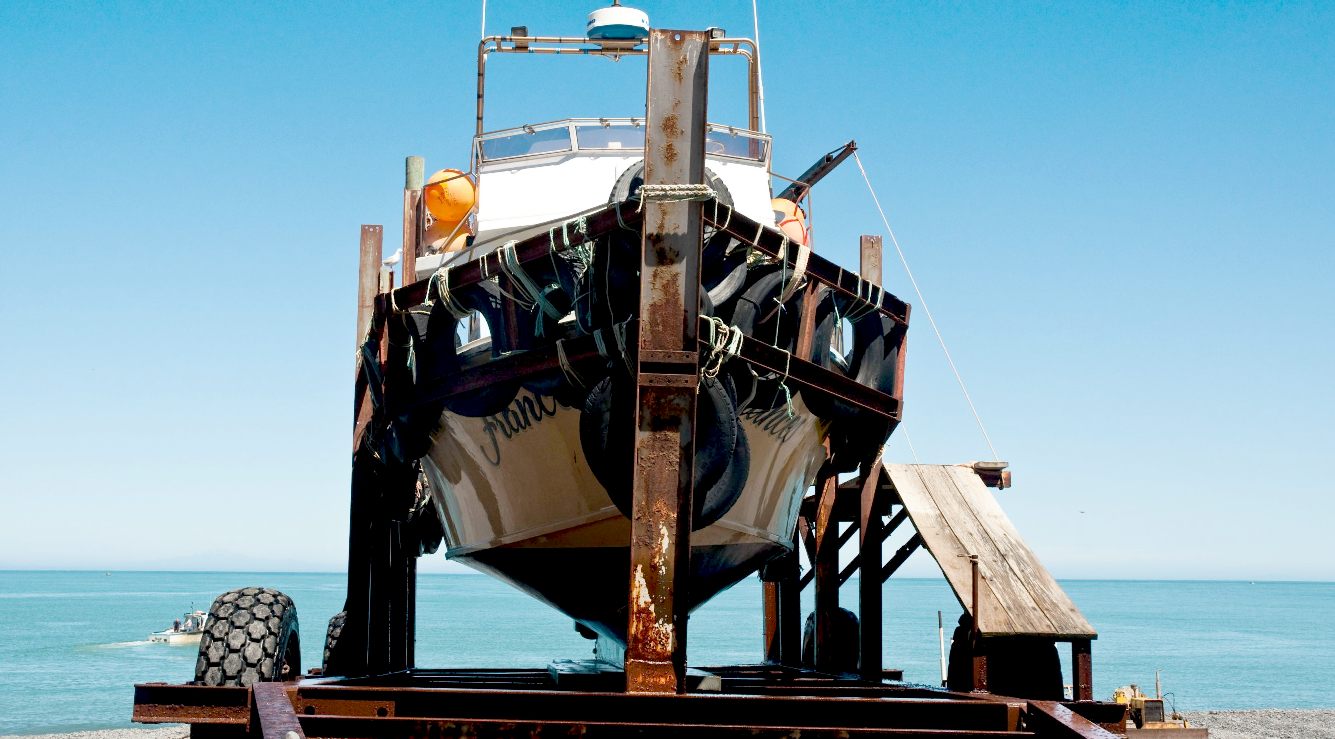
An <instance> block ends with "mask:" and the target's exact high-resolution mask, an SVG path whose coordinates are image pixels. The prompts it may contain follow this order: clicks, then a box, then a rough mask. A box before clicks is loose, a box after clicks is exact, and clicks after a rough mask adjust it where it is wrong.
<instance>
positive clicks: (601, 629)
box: [455, 543, 784, 645]
mask: <svg viewBox="0 0 1335 739" xmlns="http://www.w3.org/2000/svg"><path fill="white" fill-rule="evenodd" d="M783 551H784V549H783V547H781V546H779V545H778V544H756V543H751V544H736V543H734V544H727V545H711V546H694V547H691V574H690V580H689V588H688V593H687V601H688V603H687V607H688V608H689V609H690V610H694V609H695V608H696V607H697V606H699V605H700V604H702V603H704V602H705V601H708V600H709V599H710V598H713V597H714V596H715V595H718V594H719V593H721V592H723V591H724V590H727V589H728V588H730V587H732V586H733V585H736V584H737V583H739V582H741V581H742V579H743V578H745V577H747V576H749V575H751V574H752V573H754V572H756V570H758V569H759V568H760V565H761V564H763V563H764V562H765V561H766V560H769V559H770V558H772V557H774V556H776V555H778V554H780V553H782V552H783ZM455 561H458V562H463V563H465V564H467V565H469V566H471V567H473V568H475V569H478V570H481V571H483V572H486V573H488V574H490V575H492V576H494V577H497V578H500V579H502V580H504V581H506V582H508V583H510V584H511V585H513V586H514V587H516V588H519V589H520V590H522V591H524V592H525V593H528V594H529V595H532V596H533V597H535V598H537V599H538V600H541V601H542V602H544V603H546V604H548V605H550V606H552V607H553V608H555V609H557V610H559V611H561V612H562V613H566V614H568V615H570V616H571V617H573V618H574V619H575V620H576V621H579V622H580V623H582V624H584V625H585V626H587V627H589V628H590V629H593V630H594V631H596V632H598V633H599V634H602V635H603V636H606V637H608V638H610V639H614V640H615V641H617V642H618V643H620V644H623V645H624V644H625V643H626V626H627V619H628V614H627V612H626V602H627V599H628V597H629V590H630V587H629V583H630V551H629V549H628V548H627V547H581V548H556V547H498V548H495V549H487V550H484V551H480V552H473V553H471V554H468V555H463V556H459V557H456V558H455Z"/></svg>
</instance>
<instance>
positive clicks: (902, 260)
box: [853, 151, 1001, 461]
mask: <svg viewBox="0 0 1335 739" xmlns="http://www.w3.org/2000/svg"><path fill="white" fill-rule="evenodd" d="M853 161H855V162H857V163H858V171H860V172H862V181H863V182H866V183H867V192H869V193H871V199H872V201H873V202H875V203H876V210H877V212H879V213H880V214H881V223H883V224H885V231H886V233H888V234H890V243H891V244H894V245H895V252H896V253H897V254H899V263H900V264H902V265H904V273H905V274H907V275H908V276H909V284H911V285H913V292H914V293H915V294H916V295H917V296H918V305H921V306H922V311H923V313H926V314H927V322H928V323H930V324H932V331H933V332H935V333H936V341H937V343H939V344H940V345H941V351H942V352H943V353H945V355H946V362H948V363H949V364H950V371H951V372H954V373H955V381H956V382H958V383H959V384H960V391H961V392H963V393H964V400H965V401H966V402H967V403H968V404H969V410H971V411H973V419H974V420H975V421H977V422H978V430H979V431H982V432H983V440H984V441H986V442H987V448H988V449H990V450H992V459H994V460H997V461H1000V460H1001V456H1000V455H998V454H997V448H996V447H995V446H993V445H992V437H991V436H988V434H987V427H986V426H984V425H983V417H982V416H980V415H978V409H977V408H976V407H974V404H973V398H971V397H969V389H968V388H967V387H965V386H964V378H963V377H962V376H960V371H959V368H958V367H956V366H955V360H954V358H952V357H951V356H950V350H949V349H947V348H946V340H945V338H944V337H942V336H941V329H940V328H937V325H936V319H935V318H933V317H932V309H931V308H928V307H927V299H926V298H924V297H923V296H922V290H920V289H919V288H918V281H917V280H916V279H914V278H913V270H911V269H909V260H908V259H906V258H905V257H904V250H903V249H901V248H899V239H897V238H895V230H894V229H893V228H890V219H888V218H886V217H885V209H884V208H882V207H881V199H880V198H878V197H876V188H874V187H872V186H871V178H870V177H868V176H867V168H866V167H863V166H862V158H861V157H859V156H858V153H857V152H856V151H854V152H853ZM912 446H913V442H909V447H910V448H912ZM914 458H915V459H916V458H917V454H916V453H915V454H914Z"/></svg>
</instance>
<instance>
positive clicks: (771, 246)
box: [399, 203, 909, 325]
mask: <svg viewBox="0 0 1335 739" xmlns="http://www.w3.org/2000/svg"><path fill="white" fill-rule="evenodd" d="M704 206H705V207H704V217H705V221H706V222H707V223H708V224H709V225H711V226H714V227H715V228H718V229H719V230H720V231H723V232H725V233H727V234H728V235H729V236H731V237H733V238H735V239H737V240H738V241H741V242H742V243H745V244H750V245H751V246H753V247H755V248H756V249H757V250H759V251H761V252H763V253H764V254H766V255H768V256H771V257H774V258H776V259H786V260H787V261H788V263H789V264H794V263H796V261H797V253H798V251H799V248H800V247H799V246H798V245H797V244H795V243H793V242H792V241H789V240H788V239H787V237H786V236H784V235H783V232H781V231H779V230H778V229H777V228H775V227H773V226H771V225H766V224H761V223H759V222H757V221H754V220H752V219H750V218H748V217H746V216H745V215H743V214H741V213H739V212H737V211H735V210H733V209H732V208H729V207H727V206H725V205H719V206H718V207H717V208H715V207H713V206H712V205H711V204H709V203H705V204H704ZM806 276H807V278H808V279H810V280H814V281H816V282H819V283H821V284H822V285H827V286H829V287H830V289H832V290H834V291H836V292H839V293H842V294H843V295H846V296H848V297H851V298H858V297H861V298H866V297H867V285H866V283H865V282H864V281H863V280H861V279H860V278H859V277H858V273H856V272H850V271H848V270H846V269H844V268H843V267H840V266H839V265H837V264H835V263H834V262H831V261H830V260H828V259H826V258H825V257H822V256H820V255H818V254H811V255H809V256H808V258H807V275H806ZM859 290H860V291H861V292H860V293H859ZM878 297H879V298H880V299H879V301H873V302H874V304H875V305H876V308H877V310H879V311H880V312H881V313H882V314H883V315H885V316H888V317H889V318H890V319H891V320H893V321H894V322H895V323H898V324H902V325H907V324H908V312H909V311H908V304H907V303H905V302H904V301H902V300H900V299H899V298H897V297H895V296H894V295H891V294H890V293H888V292H887V293H885V294H884V295H879V296H878ZM399 305H403V303H402V302H400V303H399Z"/></svg>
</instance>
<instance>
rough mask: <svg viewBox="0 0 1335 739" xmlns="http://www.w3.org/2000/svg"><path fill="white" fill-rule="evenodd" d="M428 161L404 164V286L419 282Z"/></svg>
mask: <svg viewBox="0 0 1335 739" xmlns="http://www.w3.org/2000/svg"><path fill="white" fill-rule="evenodd" d="M425 170H426V161H425V160H423V159H422V157H408V158H407V159H405V160H404V163H403V252H402V256H401V257H400V264H401V265H402V266H403V273H402V274H403V277H402V279H401V280H400V282H402V283H403V284H404V285H411V284H412V283H414V282H417V250H418V249H419V248H420V244H421V242H422V221H423V220H424V219H423V218H422V186H423V184H424V180H425V178H426V171H425Z"/></svg>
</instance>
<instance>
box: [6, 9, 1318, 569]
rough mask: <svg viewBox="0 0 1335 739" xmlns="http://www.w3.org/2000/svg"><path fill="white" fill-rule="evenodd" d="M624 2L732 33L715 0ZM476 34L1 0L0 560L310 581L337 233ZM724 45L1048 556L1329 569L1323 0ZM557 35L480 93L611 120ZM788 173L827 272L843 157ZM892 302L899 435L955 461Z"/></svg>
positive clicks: (931, 389)
mask: <svg viewBox="0 0 1335 739" xmlns="http://www.w3.org/2000/svg"><path fill="white" fill-rule="evenodd" d="M596 4H597V3H593V2H589V3H537V2H520V1H518V0H513V1H506V0H493V2H491V3H490V8H489V11H488V28H489V30H491V31H494V32H500V31H505V30H507V29H508V28H509V27H510V26H511V25H519V24H526V25H528V26H529V28H530V29H531V30H532V31H534V32H541V33H556V34H565V35H576V34H578V33H579V32H580V31H581V30H582V28H583V21H584V14H585V13H587V12H588V11H589V10H591V9H593V7H594V6H595V5H596ZM638 5H639V6H640V7H642V8H644V9H645V10H647V11H648V12H649V13H650V16H651V18H652V19H653V20H654V22H655V24H656V25H659V26H663V27H673V26H675V27H685V28H690V27H695V28H702V27H705V26H709V25H718V26H723V27H725V28H727V29H729V30H730V31H732V32H734V33H740V32H743V31H746V32H747V34H748V35H749V30H750V23H751V19H750V7H749V6H750V4H749V3H747V2H744V1H742V0H733V1H729V2H717V3H709V4H704V3H700V4H696V3H690V4H687V3H671V2H666V0H645V1H644V2H640V3H638ZM706 8H708V9H706ZM477 34H478V6H477V4H476V3H421V4H411V5H381V4H353V3H342V2H332V3H331V2H322V3H309V4H299V3H263V4H261V3H225V4H224V3H216V4H202V3H170V2H162V3H119V4H116V3H100V4H99V3H46V2H23V1H22V0H10V1H9V2H5V3H3V4H0V69H3V70H4V73H3V74H0V112H2V113H3V114H2V115H0V216H2V217H0V256H2V257H3V267H2V268H0V271H2V272H3V275H4V276H5V279H4V280H3V283H4V289H3V290H2V291H0V322H2V325H3V326H4V331H3V334H2V335H3V339H4V341H3V344H4V349H3V360H4V361H0V414H2V416H3V419H4V420H3V426H0V567H78V568H83V567H88V568H107V569H110V568H120V567H147V568H173V569H180V568H185V569H238V568H254V567H258V568H265V569H294V568H295V569H306V568H315V569H329V570H338V569H341V568H342V566H343V563H344V547H345V542H346V539H345V536H346V511H347V507H346V501H347V476H348V475H347V472H348V454H349V446H350V423H351V418H350V414H351V401H352V384H351V380H352V364H353V340H354V336H353V333H354V326H353V324H354V294H355V282H356V254H357V241H356V239H357V228H358V224H360V223H384V224H385V225H386V226H387V229H386V232H387V237H388V238H387V240H388V241H391V242H393V241H395V240H396V239H397V237H398V226H397V224H398V219H399V209H400V197H401V196H400V188H401V182H402V179H401V178H402V159H403V157H404V156H405V155H408V154H421V155H424V156H426V157H427V162H428V166H429V167H431V168H432V169H435V168H438V167H445V166H456V167H457V166H463V165H465V164H466V155H467V152H468V137H469V135H470V134H471V125H472V102H473V95H474V76H473V75H474V68H473V57H474V49H475V44H476V40H477ZM761 36H762V41H763V43H764V61H765V82H766V96H767V101H768V120H769V128H770V132H771V133H772V134H773V135H774V136H775V139H776V145H775V167H776V170H777V171H779V172H784V173H788V174H790V175H796V174H797V173H799V172H801V170H802V169H803V168H805V166H806V165H807V164H808V163H809V162H810V161H811V160H813V159H814V158H815V157H816V156H817V155H819V154H820V153H823V152H824V151H827V150H829V149H832V148H834V147H835V146H837V145H839V144H841V143H843V142H844V141H847V140H848V139H857V141H858V142H859V144H860V145H861V151H862V154H863V158H864V161H865V162H866V163H867V166H868V168H869V170H870V172H871V175H872V177H873V180H874V181H875V183H876V184H877V186H878V188H879V190H880V193H881V196H882V199H883V201H885V203H886V205H887V208H888V210H889V214H890V218H891V222H892V225H894V226H895V228H896V230H897V232H898V235H899V238H900V240H901V242H902V243H903V245H904V247H905V249H906V251H907V253H908V256H909V259H910V261H911V264H912V265H913V267H914V269H915V272H916V274H917V277H918V280H919V282H920V283H921V284H922V286H923V288H924V290H925V291H926V295H927V298H928V301H929V303H930V305H931V306H932V309H933V311H934V312H935V314H936V316H937V318H938V320H939V322H940V324H941V326H942V329H943V330H944V332H945V334H946V338H947V340H948V341H949V342H950V345H951V348H952V350H953V352H954V355H955V358H956V361H957V362H958V364H959V366H960V368H961V370H962V371H963V372H964V375H965V378H966V380H968V382H969V383H970V388H971V390H972V391H973V394H974V398H975V400H976V402H977V404H978V407H979V410H980V411H981V413H982V415H983V418H984V420H985V421H986V422H987V423H988V425H989V427H990V431H991V433H992V436H993V438H994V440H995V441H996V444H997V446H998V448H999V450H1000V453H1001V455H1002V457H1003V458H1005V459H1008V460H1009V461H1010V462H1011V463H1012V465H1013V469H1014V471H1015V479H1016V487H1015V488H1014V489H1012V490H1010V491H1006V492H1005V493H1003V494H1002V496H1003V497H1002V502H1003V505H1004V506H1005V507H1006V509H1007V510H1008V511H1009V513H1010V514H1011V516H1012V517H1013V518H1014V519H1015V521H1016V524H1017V526H1018V527H1019V528H1020V530H1021V532H1023V533H1024V534H1026V536H1027V538H1028V540H1029V541H1030V542H1031V544H1032V545H1033V546H1034V548H1035V549H1036V550H1037V551H1038V552H1039V554H1040V556H1041V557H1042V558H1043V559H1044V560H1045V562H1046V563H1047V564H1048V566H1049V567H1050V568H1051V569H1052V570H1053V571H1054V573H1055V574H1057V575H1058V576H1059V577H1128V578H1145V577H1184V578H1187V577H1203V578H1244V579H1247V578H1279V579H1332V578H1335V544H1332V543H1331V542H1332V537H1331V534H1330V527H1331V522H1332V520H1335V502H1332V497H1333V496H1332V492H1335V490H1333V488H1335V482H1333V480H1335V475H1332V473H1331V470H1330V465H1331V463H1332V461H1335V432H1332V428H1331V423H1332V418H1335V391H1332V386H1331V383H1332V377H1335V348H1333V347H1332V343H1335V310H1333V309H1332V307H1331V304H1332V297H1331V293H1332V290H1331V287H1330V283H1331V281H1332V278H1333V277H1335V258H1333V257H1332V252H1333V251H1335V5H1331V4H1326V3H1310V4H1308V3H1284V4H1282V5H1281V4H1278V3H1273V4H1263V3H1228V4H1217V3H1205V2H1193V3H1170V2H1129V3H1092V2H1091V3H1042V4H1039V3H991V2H983V3H976V4H953V3H951V4H945V3H932V4H918V3H912V4H909V3H905V4H881V3H875V4H873V3H839V4H837V5H836V4H824V3H782V4H777V3H772V2H762V3H761ZM582 61H583V62H584V63H583V64H580V65H576V66H569V65H567V66H562V67H560V68H559V69H557V72H558V73H559V74H561V75H564V74H566V73H567V71H569V72H572V73H578V74H580V75H583V76H582V77H580V78H579V81H578V84H574V83H569V82H566V83H562V82H561V81H560V80H559V79H556V78H555V77H554V76H553V75H552V74H547V75H546V76H545V77H544V76H543V75H542V73H541V72H540V71H539V70H541V69H542V67H543V61H542V60H541V59H531V58H523V59H504V60H502V61H501V62H500V63H496V64H494V65H492V67H493V70H494V71H495V75H496V76H495V82H494V85H493V86H492V91H493V94H494V97H493V98H492V99H491V106H492V107H491V110H493V111H494V112H495V116H494V117H493V118H492V120H493V121H495V122H496V124H497V125H502V124H504V125H509V124H514V123H519V122H524V121H526V120H534V121H539V120H546V119H548V118H550V117H553V116H554V115H568V114H576V115H590V116H596V115H618V114H622V115H625V114H634V113H637V112H638V111H640V110H641V109H642V105H643V92H642V90H643V88H642V84H643V83H642V72H641V70H642V66H641V67H636V66H635V64H636V63H635V62H622V63H621V64H620V65H613V64H611V63H610V62H605V61H601V60H582ZM732 71H733V72H734V73H736V72H737V70H732ZM727 73H728V70H726V69H722V68H720V70H719V72H718V74H719V75H720V77H718V78H717V79H718V82H717V85H716V89H715V98H716V100H715V101H714V104H715V105H716V106H718V107H717V108H716V109H717V110H719V111H720V116H723V117H725V118H726V115H724V114H726V113H728V112H729V110H728V108H727V107H726V104H727V100H726V99H718V98H726V97H727V91H728V89H729V87H728V85H729V84H730V82H729V80H734V81H735V79H736V76H735V75H734V77H728V74H727ZM604 76H605V79H604ZM733 107H734V108H735V106H733ZM815 197H816V212H815V228H816V233H817V236H816V239H817V241H816V246H817V249H818V250H820V251H822V252H825V253H827V254H830V255H832V256H833V257H834V258H836V259H838V260H839V261H841V262H843V263H845V264H852V263H853V262H854V259H855V257H854V250H855V245H856V241H857V234H859V233H879V232H881V231H882V230H883V229H882V227H881V226H880V223H879V221H878V219H877V216H876V213H875V211H874V209H873V207H872V205H871V202H870V199H869V198H868V196H867V194H866V191H865V189H864V188H863V186H862V183H861V180H860V179H859V177H858V176H857V171H856V169H855V168H853V167H852V166H851V165H850V166H846V167H845V168H844V169H843V170H841V171H839V172H838V173H836V174H835V175H833V176H831V177H830V178H829V179H828V180H826V181H825V182H823V183H822V184H821V185H820V186H819V188H818V189H817V192H816V194H815ZM390 250H391V251H392V247H391V249H390ZM886 282H887V286H888V287H889V288H890V289H891V290H892V291H894V292H896V293H898V294H899V295H900V296H901V297H903V298H905V299H907V300H910V301H911V302H914V303H916V302H917V300H916V298H914V297H913V295H912V294H911V290H910V288H909V286H908V284H907V280H906V278H905V276H904V274H903V272H902V271H901V270H900V269H899V268H898V266H897V264H896V261H895V260H894V258H893V256H892V255H887V260H886ZM915 318H916V319H918V320H917V322H916V323H915V326H914V330H913V332H912V343H911V351H910V353H909V367H910V369H909V374H908V386H907V422H906V424H905V428H906V429H907V430H908V431H909V433H911V434H912V436H913V440H914V443H915V444H916V447H917V450H918V453H919V455H920V457H921V458H922V459H923V461H938V462H958V461H965V460H969V459H978V458H985V457H986V456H987V450H986V447H985V446H984V445H983V442H982V440H981V438H980V436H979V434H978V433H977V430H976V429H975V428H974V426H973V422H972V419H971V417H970V415H969V413H968V409H967V407H966V406H965V404H964V402H963V400H962V398H961V396H960V394H959V392H958V389H957V388H956V387H955V385H954V380H953V378H952V377H951V376H950V374H949V371H948V369H947V367H946V365H945V363H944V360H943V359H942V354H941V351H940V349H939V348H938V347H937V346H936V344H935V342H934V339H933V338H932V336H931V333H930V328H929V326H928V325H927V322H926V321H925V320H924V319H925V316H924V315H923V314H922V313H921V311H919V312H917V313H915ZM889 453H890V457H891V458H892V459H895V460H907V459H908V458H909V453H908V448H907V446H906V445H905V444H904V441H903V439H902V438H900V437H898V436H897V437H896V439H895V441H893V442H892V444H891V446H890V449H889ZM439 562H440V559H439V558H435V559H434V560H433V564H431V565H430V567H432V568H439V567H440V566H441V565H440V564H439ZM912 571H913V572H914V573H915V574H930V573H932V572H933V571H934V568H933V567H932V565H931V562H930V561H928V560H926V559H925V558H923V557H921V555H920V557H919V560H918V561H916V562H915V564H914V569H913V570H912Z"/></svg>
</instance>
